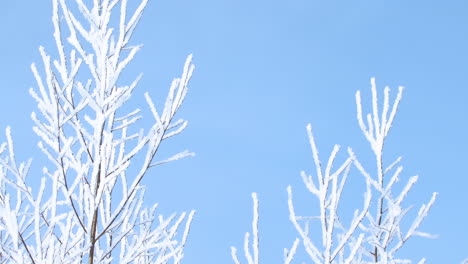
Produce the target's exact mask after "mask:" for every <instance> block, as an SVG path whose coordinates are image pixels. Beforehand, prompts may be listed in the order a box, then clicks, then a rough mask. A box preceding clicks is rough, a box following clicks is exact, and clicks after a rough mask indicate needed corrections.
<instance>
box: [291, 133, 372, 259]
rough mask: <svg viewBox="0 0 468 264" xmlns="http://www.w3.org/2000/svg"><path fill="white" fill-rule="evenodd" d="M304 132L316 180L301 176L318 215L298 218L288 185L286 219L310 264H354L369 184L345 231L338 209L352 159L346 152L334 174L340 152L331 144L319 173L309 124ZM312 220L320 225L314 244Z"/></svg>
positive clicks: (316, 150)
mask: <svg viewBox="0 0 468 264" xmlns="http://www.w3.org/2000/svg"><path fill="white" fill-rule="evenodd" d="M307 133H308V136H309V143H310V146H311V149H312V155H313V158H314V163H315V167H316V179H314V178H313V177H312V176H310V175H309V176H308V175H306V173H305V172H302V173H301V176H302V180H303V181H304V184H305V186H306V187H307V189H308V190H309V192H310V193H311V194H312V195H314V196H315V197H316V198H317V199H318V202H319V207H320V213H319V215H318V216H308V217H304V216H298V215H297V214H296V211H295V209H294V204H293V199H292V188H291V186H289V187H288V189H287V191H288V207H289V219H290V220H291V222H292V223H293V225H294V227H295V228H296V230H297V232H298V233H299V235H300V237H301V239H302V242H303V245H304V248H305V250H306V252H307V254H308V255H309V257H310V259H311V261H313V263H316V264H322V263H327V264H329V263H346V264H348V263H358V262H356V261H355V260H356V259H358V258H359V253H360V252H359V248H360V247H361V244H362V242H363V238H364V234H360V233H358V232H357V229H358V227H359V224H360V223H361V221H362V220H363V219H364V217H365V216H366V214H367V211H368V209H369V206H370V202H371V190H370V183H369V181H367V182H366V183H367V184H366V185H367V189H366V192H365V194H364V203H363V208H362V209H361V210H356V211H355V213H354V217H353V219H352V220H351V223H350V224H349V227H348V228H345V225H344V223H342V222H341V221H340V217H339V213H338V206H339V204H340V201H341V195H342V193H343V189H344V186H345V184H346V180H347V179H348V175H349V172H350V168H351V165H352V161H353V160H354V158H355V157H354V155H352V151H351V150H349V154H350V155H349V157H348V158H347V159H346V160H345V161H344V162H343V163H342V164H341V165H339V166H338V169H336V171H335V172H332V168H333V167H334V166H333V165H334V162H335V159H336V155H337V154H338V151H339V149H340V147H339V146H338V145H335V147H334V148H333V151H332V153H331V154H330V157H329V159H328V162H327V165H326V168H325V170H323V168H322V165H321V162H320V158H319V153H318V149H317V146H316V144H315V139H314V136H313V134H312V126H311V125H310V124H309V125H307ZM312 220H318V221H319V223H320V230H321V241H320V242H314V239H316V238H317V237H319V234H311V233H310V228H309V225H310V224H311V223H310V222H311V221H312ZM356 236H357V238H356Z"/></svg>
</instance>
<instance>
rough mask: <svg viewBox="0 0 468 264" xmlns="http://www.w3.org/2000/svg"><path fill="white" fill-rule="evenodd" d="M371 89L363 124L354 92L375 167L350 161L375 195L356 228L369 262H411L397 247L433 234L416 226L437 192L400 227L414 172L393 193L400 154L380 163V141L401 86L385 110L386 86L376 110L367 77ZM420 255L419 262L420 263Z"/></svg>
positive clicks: (359, 116) (360, 117) (392, 115)
mask: <svg viewBox="0 0 468 264" xmlns="http://www.w3.org/2000/svg"><path fill="white" fill-rule="evenodd" d="M371 90H372V113H371V114H367V124H366V122H365V121H364V118H363V113H362V104H361V93H360V91H358V92H357V93H356V106H357V119H358V122H359V126H360V128H361V131H362V132H363V134H364V136H365V138H366V139H367V141H368V142H369V144H370V146H371V149H372V151H373V152H374V156H375V162H376V168H377V171H376V172H375V174H372V173H369V172H368V171H367V170H366V169H365V168H364V166H363V165H362V164H361V163H360V162H359V160H358V159H354V164H355V166H356V167H357V168H358V170H359V171H360V173H361V174H362V175H363V176H364V177H365V179H366V180H367V181H369V182H371V184H372V186H373V187H374V189H375V191H376V195H374V197H375V198H376V199H375V200H374V201H373V205H374V207H375V210H372V212H375V213H374V214H372V213H370V212H371V211H369V213H368V214H367V216H366V221H363V222H362V223H361V225H360V228H361V229H362V230H363V231H365V233H366V239H365V240H366V245H365V250H364V251H363V252H365V253H366V255H367V256H368V257H369V258H370V259H372V262H373V263H411V261H410V260H408V259H401V258H398V257H397V256H396V255H397V252H398V250H399V249H400V248H401V247H402V246H403V245H404V244H405V242H406V241H408V239H410V238H411V237H413V236H422V237H428V238H432V237H434V236H433V235H430V234H428V233H424V232H421V231H419V227H420V225H421V223H422V221H423V220H424V218H425V217H426V216H427V214H428V213H429V210H430V209H431V207H432V205H433V204H434V202H435V200H436V197H437V193H433V194H432V197H431V199H430V200H429V202H428V203H427V204H425V205H422V206H421V209H420V210H419V212H418V214H417V216H416V217H415V218H414V219H413V222H412V223H411V224H410V226H409V228H407V230H406V231H404V226H403V225H402V220H403V219H404V216H406V214H407V213H408V211H409V209H410V208H405V207H404V205H403V202H404V201H405V198H406V196H407V195H408V193H409V191H410V190H411V188H412V187H413V185H414V184H415V183H416V181H417V180H418V176H413V177H410V178H409V179H408V181H407V183H406V184H405V185H404V187H403V189H402V190H401V191H400V192H399V193H397V194H394V193H393V191H394V189H395V188H394V184H395V183H396V182H398V181H399V179H400V177H401V173H402V171H403V166H401V165H399V164H400V161H401V157H399V158H397V159H396V160H395V161H393V162H392V163H390V165H388V166H387V167H385V166H384V158H383V156H384V155H383V153H384V148H383V147H384V145H385V140H386V138H387V136H388V132H389V130H390V128H391V126H392V123H393V121H394V118H395V116H396V113H397V109H398V106H399V103H400V101H401V98H402V93H403V87H401V86H400V87H399V88H398V94H397V96H396V98H395V101H394V102H393V106H392V109H391V111H390V112H389V109H390V107H389V101H390V95H389V94H390V88H388V87H385V90H384V99H383V108H382V112H381V113H380V112H379V105H378V95H377V88H376V83H375V79H374V78H372V79H371ZM424 261H425V260H424V259H422V260H421V262H419V263H424Z"/></svg>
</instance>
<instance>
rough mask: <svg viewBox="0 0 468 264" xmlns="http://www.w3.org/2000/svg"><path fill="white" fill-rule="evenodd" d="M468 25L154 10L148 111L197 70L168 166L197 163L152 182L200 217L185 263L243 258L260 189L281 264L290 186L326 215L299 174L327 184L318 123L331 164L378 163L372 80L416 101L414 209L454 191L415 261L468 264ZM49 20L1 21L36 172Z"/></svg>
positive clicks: (380, 4) (408, 113) (392, 152)
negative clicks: (347, 159)
mask: <svg viewBox="0 0 468 264" xmlns="http://www.w3.org/2000/svg"><path fill="white" fill-rule="evenodd" d="M467 11H468V3H467V2H466V1H463V0H447V1H422V0H415V1H404V0H394V1H382V0H373V1H370V0H356V1H352V2H351V1H324V0H320V1H318V0H307V1H306V0H291V1H277V0H269V1H266V0H258V1H246V0H238V1H231V0H223V1H213V0H211V1H209V0H200V1H184V0H172V1H169V0H152V1H150V3H149V5H148V7H147V9H146V11H145V14H144V16H143V19H142V21H141V23H140V25H139V27H138V29H137V32H136V34H135V35H134V43H143V44H144V45H145V46H144V48H143V50H142V51H141V52H140V53H139V55H138V56H137V58H136V59H135V60H134V62H133V64H132V65H131V66H130V67H129V68H128V71H127V74H128V75H129V76H135V75H136V74H138V73H139V72H143V73H144V74H145V75H144V77H143V80H142V81H141V82H140V86H139V88H137V91H136V92H135V94H134V98H133V101H132V102H133V104H134V105H135V107H139V108H143V109H144V108H145V107H146V106H145V104H144V100H143V92H145V91H150V93H151V94H152V95H153V97H156V98H157V97H158V95H162V94H164V93H165V91H166V89H167V88H168V86H169V83H170V81H171V79H172V78H173V77H177V76H178V75H179V74H180V72H181V69H182V66H183V63H184V60H185V57H186V56H187V55H188V54H189V53H193V54H194V63H195V66H196V70H195V73H194V77H193V79H192V82H191V85H190V91H189V95H188V98H187V100H186V102H185V104H184V105H183V107H182V109H181V112H180V117H183V118H185V119H188V120H189V122H190V123H189V127H188V128H187V129H186V131H185V132H184V133H183V134H182V135H180V136H178V137H176V138H174V139H171V140H170V141H168V142H167V143H166V145H165V146H164V147H163V148H162V155H165V154H170V153H172V152H175V151H178V150H183V149H186V148H188V149H190V150H192V151H195V152H196V153H197V156H196V157H193V158H189V159H185V160H182V161H178V162H175V163H172V164H168V165H164V166H161V167H158V168H156V169H155V170H153V171H152V173H151V174H150V175H148V177H147V178H146V179H145V183H146V184H147V185H148V187H147V188H148V191H147V193H148V194H147V197H146V198H147V201H148V203H155V202H158V203H159V204H160V209H161V212H163V213H166V214H169V213H171V212H174V211H178V212H180V211H188V210H191V209H196V210H197V216H196V219H195V221H194V222H193V226H192V230H191V235H190V239H189V243H188V246H187V248H186V254H185V255H186V256H185V263H187V264H192V263H193V264H196V263H207V264H210V263H232V262H231V259H230V252H229V246H231V245H235V246H237V247H238V248H240V247H242V243H243V236H244V232H246V231H250V221H251V214H252V212H251V211H252V209H251V208H252V207H251V197H250V193H251V192H253V191H255V192H258V195H259V200H260V217H261V219H260V235H261V237H260V240H261V248H260V250H261V252H260V254H261V258H262V260H263V263H275V262H276V263H278V262H281V261H282V252H283V248H284V247H290V245H291V243H292V241H293V240H294V238H295V237H296V232H295V230H294V228H293V226H292V224H291V223H289V220H288V211H287V203H286V202H287V194H286V187H287V186H288V185H292V186H293V189H294V193H295V200H296V203H297V204H301V207H300V208H301V210H303V211H302V212H304V214H306V213H309V214H313V213H314V212H313V208H314V207H313V202H314V200H313V199H312V198H311V196H310V195H308V194H307V193H306V192H305V188H304V186H303V184H302V182H301V179H300V176H299V172H300V171H301V170H306V171H308V172H310V173H312V172H313V171H314V170H315V168H314V167H313V161H312V155H311V153H310V148H309V146H308V140H307V135H306V130H305V126H306V124H307V123H312V125H313V127H314V133H315V136H316V139H317V142H318V147H319V150H320V151H321V153H322V156H323V157H322V158H323V159H325V158H326V154H327V153H329V152H330V151H331V149H332V147H333V144H335V143H337V144H340V145H342V146H343V147H347V146H351V147H353V149H354V150H355V152H356V154H357V155H359V156H362V157H363V158H362V159H361V162H362V163H364V164H366V163H370V164H372V162H373V160H371V159H368V160H366V157H370V155H369V153H370V148H369V147H368V145H367V142H366V141H365V138H364V136H363V135H362V134H361V131H360V130H359V127H358V124H357V121H356V118H355V102H354V94H355V92H356V90H361V91H362V93H363V94H364V97H365V98H366V96H367V98H368V99H369V97H370V83H369V80H370V78H371V77H376V80H377V85H378V87H379V91H383V88H384V86H386V85H388V86H390V87H391V88H393V89H392V91H393V95H395V94H396V91H397V87H398V85H402V86H405V87H406V88H405V90H404V94H403V101H402V103H401V107H400V111H399V113H398V115H397V119H396V121H395V123H394V126H393V128H392V130H391V135H390V137H389V140H388V142H387V145H386V147H387V152H386V153H387V155H388V159H392V158H396V157H397V156H398V155H401V156H402V157H403V165H404V167H405V170H404V177H409V176H412V175H416V174H417V175H420V179H419V181H418V183H417V185H416V186H415V187H414V188H413V192H412V193H411V194H410V195H409V196H408V198H407V205H411V204H414V205H415V206H416V208H415V209H414V211H416V210H417V208H419V205H420V204H421V203H424V202H426V201H428V200H429V198H430V196H431V193H432V192H433V191H437V192H439V193H440V195H439V198H438V200H437V202H436V204H435V206H434V208H433V210H432V212H431V214H430V215H429V217H428V218H427V219H426V221H425V223H424V224H423V226H422V229H423V230H424V231H429V232H432V233H435V234H438V235H439V238H438V239H435V240H427V239H422V238H415V239H413V240H411V241H410V242H409V243H408V244H407V246H406V249H405V250H404V251H403V252H402V253H404V255H405V256H407V257H410V258H413V259H418V258H419V257H423V256H425V257H426V258H427V259H428V263H459V262H461V260H462V259H464V258H466V257H468V228H467V223H468V192H467V191H466V190H467V187H466V186H468V175H467V172H466V170H465V169H463V168H465V166H466V165H465V164H466V162H467V160H468V155H467V154H466V153H467V152H466V151H467V149H468V140H467V135H468V119H467V116H468V104H467V103H466V100H467V98H468V90H467V85H468V27H467V26H466V25H468V16H467ZM50 15H51V3H50V1H29V2H27V3H26V2H25V1H6V2H5V3H3V4H2V9H1V11H0V32H1V37H0V40H1V41H0V50H1V51H2V55H1V56H0V87H1V88H0V89H1V91H2V96H1V97H0V128H1V129H2V130H3V129H4V128H5V127H6V126H7V125H11V126H12V130H13V133H14V134H13V135H14V139H15V141H16V145H17V148H18V151H17V152H18V153H19V158H22V159H26V158H29V157H32V158H33V159H34V160H35V161H37V162H40V160H41V153H40V151H39V150H38V149H36V148H32V147H31V146H35V145H36V142H37V140H38V138H37V136H36V135H34V134H33V132H32V130H31V126H32V121H31V120H30V113H31V111H33V110H34V109H35V104H34V102H33V100H32V99H31V98H30V97H29V95H28V92H27V90H28V89H29V87H35V81H34V78H33V75H32V73H31V72H30V69H29V67H30V64H31V62H37V63H40V58H39V53H38V49H37V47H38V46H39V45H44V46H45V47H46V49H47V50H48V51H52V52H53V51H54V46H53V43H52V24H51V22H50V21H51V20H50ZM159 98H160V100H161V98H162V97H159ZM156 101H157V100H156ZM366 102H367V103H368V102H369V101H366ZM367 109H369V108H367ZM148 118H149V116H148ZM2 138H4V137H3V136H2ZM358 180H359V179H358ZM352 186H353V185H352V184H350V188H352ZM356 197H358V198H359V199H361V197H362V195H361V194H359V193H358V194H356ZM308 204H311V205H310V206H308ZM303 260H305V259H301V258H299V257H298V258H297V262H302V261H303Z"/></svg>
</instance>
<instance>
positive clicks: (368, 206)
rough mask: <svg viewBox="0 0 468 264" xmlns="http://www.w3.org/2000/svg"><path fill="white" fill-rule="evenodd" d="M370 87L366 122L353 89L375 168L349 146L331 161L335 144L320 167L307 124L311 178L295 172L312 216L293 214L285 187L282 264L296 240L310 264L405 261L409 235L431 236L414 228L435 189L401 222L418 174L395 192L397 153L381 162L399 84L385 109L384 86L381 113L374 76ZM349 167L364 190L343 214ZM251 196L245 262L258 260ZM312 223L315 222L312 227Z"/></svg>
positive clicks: (289, 258) (336, 149)
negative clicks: (290, 237)
mask: <svg viewBox="0 0 468 264" xmlns="http://www.w3.org/2000/svg"><path fill="white" fill-rule="evenodd" d="M371 88H372V113H371V114H368V115H367V116H366V121H367V124H366V122H365V121H364V118H363V116H362V104H361V95H360V92H359V91H358V92H357V93H356V106H357V119H358V123H359V126H360V128H361V130H362V132H363V134H364V136H365V138H366V139H367V141H368V142H369V144H370V146H371V149H372V152H373V154H374V157H375V163H376V166H375V168H376V169H377V170H376V171H375V172H374V173H370V172H368V170H366V168H365V166H364V165H363V164H362V163H361V162H359V159H358V158H357V156H356V155H355V154H354V152H353V151H352V149H351V148H348V157H347V158H346V159H345V161H344V162H342V163H341V164H339V165H335V162H336V159H337V155H338V152H339V149H340V146H338V145H335V147H334V148H333V150H332V152H331V154H330V156H329V158H328V160H327V161H326V163H325V164H326V166H325V167H323V166H322V162H321V159H320V157H319V151H318V149H317V145H316V143H315V138H314V136H313V134H312V126H311V125H310V124H309V125H307V133H308V136H309V143H310V146H311V149H312V156H313V160H314V164H315V167H316V172H315V176H311V175H307V174H306V173H305V172H304V171H303V172H301V176H302V179H303V182H304V184H305V186H306V188H307V190H308V191H309V192H310V193H311V194H312V195H313V196H315V197H316V198H317V200H318V205H319V212H317V213H316V214H313V215H312V216H299V215H297V213H296V210H295V208H294V203H293V198H292V188H291V186H289V187H288V188H287V193H288V208H289V218H290V220H291V222H292V223H293V225H294V227H295V229H296V230H297V232H298V233H299V239H296V241H295V242H294V243H293V246H292V247H291V249H290V250H286V249H285V255H284V263H286V264H289V263H292V261H293V259H294V256H295V254H296V252H297V248H298V244H299V243H300V242H299V241H301V242H302V244H303V246H304V249H305V252H306V254H307V255H308V256H309V258H310V261H311V263H315V264H331V263H336V264H345V263H346V264H351V263H352V264H358V263H379V264H397V263H411V261H410V260H409V259H403V258H400V257H398V256H397V255H398V254H397V252H398V250H399V249H401V248H402V247H403V245H404V244H405V242H406V241H408V239H410V238H411V237H414V236H422V237H432V235H430V234H427V233H424V232H421V231H419V227H420V225H421V223H422V221H423V220H424V218H425V217H426V216H427V214H428V212H429V210H430V209H431V207H432V205H433V203H434V202H435V199H436V196H437V193H433V194H432V197H431V199H430V200H429V202H428V203H427V204H424V205H422V206H421V208H420V209H419V211H418V213H417V215H416V216H415V217H414V219H413V220H412V221H410V224H409V225H408V224H406V225H404V224H402V221H403V219H405V221H407V220H406V219H407V218H408V217H406V218H405V216H406V215H407V213H408V211H409V209H410V207H408V208H405V207H404V205H403V201H404V200H405V198H406V196H407V194H408V192H409V191H410V190H411V188H412V187H413V185H414V184H415V183H416V181H417V179H418V177H417V176H412V177H410V178H409V179H408V180H406V184H404V186H403V188H401V190H400V191H399V192H397V191H395V189H397V188H395V183H396V182H398V181H399V180H400V178H401V173H402V171H403V167H402V166H401V165H400V162H401V157H399V158H397V159H395V160H394V161H393V162H391V163H390V164H389V165H384V158H383V153H384V143H385V140H386V138H387V136H388V133H389V131H390V128H391V126H392V123H393V121H394V118H395V116H396V113H397V110H398V105H399V103H400V100H401V97H402V91H403V87H400V88H399V91H398V94H397V96H396V99H395V101H394V102H393V105H392V108H391V109H390V106H389V100H390V98H389V93H390V89H389V88H388V87H386V88H385V90H384V99H383V108H382V111H381V112H379V105H378V97H377V88H376V85H375V80H374V79H371ZM353 167H355V168H357V169H356V171H357V172H359V174H361V175H362V177H361V179H363V181H364V183H365V186H366V188H365V191H364V194H363V206H362V208H361V209H356V210H355V212H354V214H353V215H352V216H351V217H346V216H343V215H342V214H341V213H340V206H343V205H342V204H341V201H342V200H343V190H344V189H345V188H346V182H347V180H348V176H349V174H350V171H351V169H352V168H353ZM371 167H372V166H371ZM359 196H360V195H359V193H357V194H354V195H353V197H359ZM253 199H254V220H253V223H252V227H253V237H254V238H253V243H252V246H250V245H249V237H250V234H249V233H246V235H245V242H244V251H245V256H246V259H247V263H248V264H259V263H260V262H259V256H258V255H259V254H258V252H259V249H258V200H257V198H256V194H254V195H253ZM348 218H350V219H351V220H350V222H349V223H345V220H344V219H348ZM312 224H317V225H318V226H315V227H316V228H313V227H312V226H311V225H312ZM317 231H319V232H317ZM251 251H253V254H252V253H251ZM231 254H232V258H233V260H234V262H235V263H236V264H240V261H239V259H238V256H237V250H236V248H234V247H232V248H231ZM252 255H253V256H254V257H252ZM424 262H425V259H422V260H421V261H419V262H418V263H420V264H422V263H424Z"/></svg>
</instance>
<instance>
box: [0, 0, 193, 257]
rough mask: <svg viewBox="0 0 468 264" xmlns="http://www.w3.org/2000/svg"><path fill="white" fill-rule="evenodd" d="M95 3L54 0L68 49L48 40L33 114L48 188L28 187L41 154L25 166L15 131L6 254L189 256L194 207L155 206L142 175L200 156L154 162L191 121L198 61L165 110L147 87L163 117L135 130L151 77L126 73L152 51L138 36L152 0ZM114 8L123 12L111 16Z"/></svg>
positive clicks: (2, 203)
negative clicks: (143, 81) (143, 85)
mask: <svg viewBox="0 0 468 264" xmlns="http://www.w3.org/2000/svg"><path fill="white" fill-rule="evenodd" d="M88 2H90V4H85V3H83V1H82V0H76V1H66V0H53V1H52V8H53V15H52V22H53V26H54V34H53V36H54V40H55V44H56V46H57V54H58V58H57V59H54V60H51V58H50V56H49V55H48V54H47V52H46V51H45V49H44V48H43V47H40V48H39V51H40V54H41V57H42V64H43V66H41V68H42V69H41V70H39V69H38V67H37V66H36V65H35V64H32V66H31V68H32V72H33V74H34V76H35V78H36V81H37V88H35V89H31V90H30V94H31V96H32V97H33V98H34V99H35V100H36V102H37V105H38V110H39V111H38V112H37V113H35V112H34V113H32V119H33V121H34V123H35V126H34V128H33V129H34V132H35V133H36V134H37V135H38V136H39V137H40V142H39V144H38V146H39V148H40V149H41V150H42V152H43V153H44V154H45V155H46V156H47V158H48V159H49V160H50V162H51V164H52V165H51V166H48V167H44V169H43V174H44V176H43V178H42V179H41V181H40V185H39V186H37V187H38V188H33V187H30V186H29V185H28V182H27V180H26V177H27V175H28V174H29V168H30V162H26V163H17V161H16V159H15V154H14V147H13V140H12V136H11V133H10V129H9V128H7V130H6V138H7V142H6V143H4V144H2V145H1V148H0V153H1V157H0V243H1V245H0V263H142V264H143V263H145V264H147V263H169V262H170V263H179V262H180V260H181V259H182V257H183V248H184V245H185V242H186V239H187V235H188V232H189V227H190V223H191V221H192V217H193V215H194V212H193V211H192V212H191V213H189V214H188V215H187V214H185V213H182V214H181V215H175V214H174V215H171V216H169V217H163V216H158V215H156V206H153V207H151V208H145V207H144V206H143V197H144V186H142V184H141V181H142V179H143V177H144V176H145V175H146V174H147V173H148V170H149V169H150V168H151V167H153V166H156V165H158V164H161V163H164V162H169V161H172V160H177V159H180V158H183V157H185V156H189V155H192V153H190V152H188V151H184V152H181V153H179V154H176V155H174V156H173V157H169V158H168V159H167V160H163V161H155V160H154V158H155V155H156V152H157V151H158V148H159V146H160V144H161V142H162V141H164V140H165V139H167V138H169V137H172V136H175V135H177V134H179V133H180V132H182V131H183V130H184V128H185V127H186V126H187V121H185V120H177V121H175V120H174V116H175V114H176V112H177V111H178V109H179V107H180V106H181V104H182V102H183V101H184V98H185V96H186V93H187V85H188V82H189V80H190V77H191V75H192V72H193V69H194V67H193V65H192V64H191V56H189V57H188V58H187V61H186V62H185V66H184V68H183V72H182V76H181V77H180V78H178V79H175V80H174V81H173V82H172V85H171V87H170V89H169V92H168V95H167V98H166V100H165V104H164V108H163V109H162V111H157V110H156V106H155V105H154V103H153V101H152V99H151V97H150V96H149V95H148V93H146V94H145V98H146V101H147V103H148V107H149V109H150V110H151V113H152V115H153V118H154V123H153V124H152V126H151V127H150V128H149V129H148V130H147V131H143V130H140V129H135V128H134V127H135V124H136V123H137V121H138V120H139V119H140V118H141V116H140V110H139V109H132V110H127V108H124V107H123V106H124V104H125V103H126V102H127V101H128V100H129V98H130V97H131V95H132V92H133V90H134V89H135V87H136V86H137V84H138V81H139V80H140V77H141V76H139V77H138V78H136V79H135V80H134V81H133V82H131V83H130V84H129V85H124V84H121V83H120V82H121V79H122V78H121V76H122V72H123V70H124V69H125V67H126V66H127V65H128V64H129V63H130V62H131V61H132V59H133V58H134V56H135V54H136V53H137V52H138V50H139V49H140V46H132V45H130V40H131V37H132V34H133V32H134V30H135V27H136V26H137V24H138V22H139V20H140V18H141V16H142V13H143V10H144V8H145V6H146V4H147V2H148V1H147V0H143V1H141V2H140V3H135V2H133V1H132V4H133V5H134V4H137V6H136V9H135V10H134V12H131V13H127V9H128V8H127V0H104V1H98V0H94V1H92V2H91V1H88ZM89 5H91V6H89ZM112 12H114V14H118V16H117V17H112V18H111V13H112ZM110 21H116V25H112V23H111V22H110ZM40 72H43V74H41V73H40ZM124 109H125V110H124ZM34 174H37V173H34Z"/></svg>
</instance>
